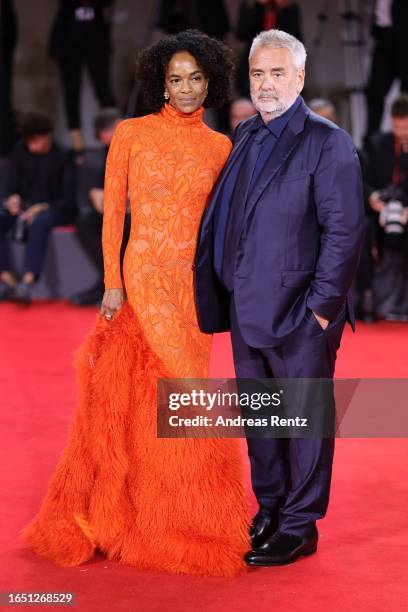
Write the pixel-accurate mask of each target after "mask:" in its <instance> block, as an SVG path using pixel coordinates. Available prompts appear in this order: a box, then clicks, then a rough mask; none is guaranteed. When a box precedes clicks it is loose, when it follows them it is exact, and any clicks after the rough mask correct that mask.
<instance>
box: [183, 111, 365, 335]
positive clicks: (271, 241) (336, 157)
mask: <svg viewBox="0 0 408 612" xmlns="http://www.w3.org/2000/svg"><path fill="white" fill-rule="evenodd" d="M255 120H256V118H250V119H248V120H247V121H246V122H244V123H242V124H241V125H240V126H238V128H237V132H236V136H235V143H234V144H235V146H234V149H233V152H232V154H231V156H230V158H229V160H228V162H227V164H226V166H225V168H224V171H223V173H222V174H221V176H220V179H219V181H218V183H217V185H216V187H215V189H214V192H213V195H212V198H211V200H210V202H209V204H208V206H207V209H206V211H205V213H204V217H203V220H202V223H201V228H200V235H199V240H198V244H197V252H196V258H195V264H194V269H195V291H196V305H197V315H198V320H199V325H200V328H201V330H202V331H204V332H207V333H213V332H219V331H226V330H228V329H229V312H228V305H229V296H228V293H227V292H226V290H225V289H224V288H223V286H222V285H221V283H220V282H219V280H218V278H217V276H216V274H215V271H214V267H213V249H214V211H215V209H216V207H217V206H219V205H220V201H221V195H222V188H223V183H224V181H225V179H226V177H227V176H228V173H229V171H230V169H231V168H232V166H233V164H234V163H235V161H236V160H237V158H238V157H239V154H240V152H241V151H242V150H243V148H244V145H245V143H246V142H247V139H248V138H249V134H250V128H251V126H252V125H253V122H254V121H255ZM363 219H364V203H363V191H362V180H361V171H360V163H359V160H358V157H357V153H356V150H355V148H354V145H353V143H352V140H351V138H350V136H349V135H348V134H347V133H346V132H345V131H344V130H342V129H340V128H339V127H338V126H336V125H334V124H333V123H331V122H330V121H327V120H325V119H323V118H321V117H318V116H317V115H315V114H314V113H312V112H311V111H310V110H309V109H308V108H307V107H306V105H305V104H304V103H302V104H301V105H300V106H299V108H298V110H297V111H296V112H295V114H294V115H293V117H292V118H291V119H290V120H289V122H288V124H287V126H286V128H285V130H284V131H283V133H282V135H281V137H280V139H279V140H278V142H277V143H276V145H275V147H274V149H273V152H272V155H271V157H270V159H269V160H268V162H267V163H266V164H265V166H264V168H263V170H262V172H261V174H260V176H259V179H258V181H257V185H256V188H255V189H253V191H252V193H250V194H249V196H248V200H247V203H246V209H245V217H244V224H243V230H242V233H241V236H240V242H239V246H238V251H237V257H236V264H235V272H234V300H235V304H236V309H237V317H238V323H239V326H240V330H241V333H242V336H243V338H244V339H245V341H246V342H247V343H248V344H249V345H250V346H254V347H263V346H276V345H278V344H281V343H282V340H283V339H284V338H285V337H287V336H288V335H289V334H290V333H291V332H292V331H294V330H295V329H296V328H297V326H298V325H299V324H300V323H301V322H302V320H303V318H304V316H305V314H306V309H307V308H310V309H311V310H313V311H314V312H316V313H318V314H319V315H321V316H323V317H325V318H327V319H329V320H332V319H334V318H335V317H336V315H337V314H338V312H339V310H340V308H341V306H342V305H343V304H344V302H345V301H346V300H347V315H348V320H349V321H350V323H351V324H352V326H353V328H354V313H353V308H352V303H351V294H350V288H351V284H352V282H353V278H354V275H355V273H356V269H357V266H358V260H359V254H360V248H361V243H362V237H363Z"/></svg>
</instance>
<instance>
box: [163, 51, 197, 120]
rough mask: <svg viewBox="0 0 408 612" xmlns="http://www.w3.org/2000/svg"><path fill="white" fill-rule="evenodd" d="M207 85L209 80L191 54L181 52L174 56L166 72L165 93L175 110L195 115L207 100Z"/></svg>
mask: <svg viewBox="0 0 408 612" xmlns="http://www.w3.org/2000/svg"><path fill="white" fill-rule="evenodd" d="M207 85H208V80H207V79H206V78H205V77H204V74H203V71H202V70H201V68H200V66H199V65H198V64H197V62H196V60H195V58H194V57H193V56H192V55H190V53H188V52H187V51H181V52H180V53H175V54H174V55H173V57H172V58H171V60H170V62H169V64H168V66H167V70H166V80H165V92H167V93H168V95H169V102H170V104H171V105H172V106H174V108H176V109H177V110H179V111H181V112H182V113H194V111H196V110H197V109H198V108H200V106H202V104H203V102H204V100H205V98H206V95H207Z"/></svg>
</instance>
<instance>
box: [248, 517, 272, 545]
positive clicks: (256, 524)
mask: <svg viewBox="0 0 408 612" xmlns="http://www.w3.org/2000/svg"><path fill="white" fill-rule="evenodd" d="M277 529H278V518H277V517H276V516H274V515H270V514H266V513H265V512H263V511H262V510H259V512H258V513H257V514H255V516H254V518H253V519H252V525H251V528H250V530H249V535H250V537H251V544H252V547H253V548H258V546H261V545H262V544H263V543H264V542H265V541H266V540H267V539H268V538H270V537H271V535H273V534H274V533H275V531H276V530H277Z"/></svg>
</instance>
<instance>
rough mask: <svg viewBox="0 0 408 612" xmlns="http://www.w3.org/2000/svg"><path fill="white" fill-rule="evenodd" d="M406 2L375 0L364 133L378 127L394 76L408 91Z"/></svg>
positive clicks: (403, 89)
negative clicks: (366, 117)
mask: <svg viewBox="0 0 408 612" xmlns="http://www.w3.org/2000/svg"><path fill="white" fill-rule="evenodd" d="M407 27H408V2H407V0H381V1H379V0H376V2H375V6H374V21H373V28H372V35H373V37H374V40H375V43H374V51H373V58H372V64H371V72H370V77H369V80H368V85H367V111H368V120H367V135H366V139H365V140H366V143H367V142H368V141H369V139H370V137H371V136H372V135H373V134H374V133H375V132H377V131H378V130H379V128H380V124H381V118H382V115H383V110H384V100H385V97H386V95H387V93H388V92H389V90H390V88H391V85H392V84H393V82H394V80H395V79H400V81H401V91H402V92H408V61H407V58H408V36H407Z"/></svg>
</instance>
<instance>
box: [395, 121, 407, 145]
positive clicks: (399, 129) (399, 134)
mask: <svg viewBox="0 0 408 612" xmlns="http://www.w3.org/2000/svg"><path fill="white" fill-rule="evenodd" d="M392 131H393V132H394V136H395V137H396V138H398V140H399V141H400V142H401V145H402V147H403V148H404V150H407V148H408V117H393V118H392Z"/></svg>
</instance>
